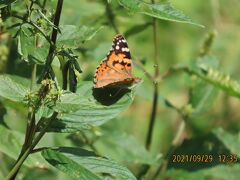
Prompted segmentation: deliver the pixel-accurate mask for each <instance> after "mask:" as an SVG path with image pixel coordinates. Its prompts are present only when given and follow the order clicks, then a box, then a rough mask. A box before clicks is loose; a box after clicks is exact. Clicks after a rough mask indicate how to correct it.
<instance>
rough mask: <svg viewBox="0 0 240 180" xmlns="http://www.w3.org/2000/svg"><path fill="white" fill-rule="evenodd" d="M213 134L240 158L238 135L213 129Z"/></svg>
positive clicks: (220, 129)
mask: <svg viewBox="0 0 240 180" xmlns="http://www.w3.org/2000/svg"><path fill="white" fill-rule="evenodd" d="M213 133H214V134H215V135H216V137H217V138H218V139H219V140H220V141H221V142H222V143H223V144H224V145H225V146H226V147H227V148H228V149H229V150H230V151H231V153H233V154H236V155H237V156H238V157H240V133H238V134H236V135H234V134H230V133H228V132H226V131H224V130H223V129H222V128H218V129H215V130H214V131H213Z"/></svg>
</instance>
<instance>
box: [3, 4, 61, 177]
mask: <svg viewBox="0 0 240 180" xmlns="http://www.w3.org/2000/svg"><path fill="white" fill-rule="evenodd" d="M32 2H33V1H32ZM62 5H63V0H58V3H57V8H56V13H55V19H54V25H55V27H58V26H59V21H60V16H61V11H62ZM13 17H15V18H18V19H21V20H22V21H23V22H25V23H28V24H31V25H32V26H34V27H35V28H36V29H38V30H39V32H41V33H42V34H43V35H44V37H45V38H46V39H47V40H48V41H49V43H50V48H49V53H48V57H47V61H46V65H45V68H49V69H50V70H51V63H52V61H53V58H54V51H55V44H56V40H57V29H55V28H53V31H52V36H51V39H48V36H46V35H45V33H44V32H43V31H41V29H40V28H38V26H37V25H35V24H34V23H33V22H31V21H30V22H29V21H26V20H25V18H23V17H21V16H18V15H13ZM49 69H47V70H49ZM47 72H48V71H47ZM52 74H54V73H52ZM35 79H36V67H34V68H33V72H32V82H31V89H32V87H33V83H34V82H35ZM39 98H40V97H39ZM39 103H41V99H39V102H38V103H37V106H36V107H38V105H39ZM36 111H37V109H33V108H31V107H30V109H29V113H28V123H27V128H26V135H25V142H24V144H23V147H22V150H21V153H20V155H19V157H18V159H17V161H16V163H15V165H14V167H13V169H12V170H11V171H10V172H9V174H8V176H7V177H6V179H15V177H16V175H17V173H18V171H19V169H20V168H21V166H22V164H23V163H24V161H25V159H26V158H27V157H28V155H29V154H30V153H31V151H32V150H33V149H34V147H35V146H36V145H37V144H38V142H39V141H40V140H41V138H42V137H43V135H44V134H45V133H46V130H47V129H48V127H49V126H50V124H51V122H52V121H53V120H54V119H55V118H56V117H57V115H58V113H57V112H54V113H53V115H52V116H51V117H50V118H49V119H48V121H47V124H46V125H45V126H44V128H43V129H42V131H41V132H40V133H39V134H38V136H37V137H36V138H35V139H34V141H33V138H34V135H35V129H36V125H35V113H36Z"/></svg>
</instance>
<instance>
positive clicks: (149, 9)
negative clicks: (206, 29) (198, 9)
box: [119, 0, 203, 27]
mask: <svg viewBox="0 0 240 180" xmlns="http://www.w3.org/2000/svg"><path fill="white" fill-rule="evenodd" d="M119 3H120V5H122V6H123V7H125V8H126V9H127V10H129V11H130V12H132V13H141V14H145V15H148V16H151V17H155V18H158V19H162V20H167V21H175V22H181V23H188V24H192V25H196V26H200V27H203V26H202V25H200V24H198V23H195V22H193V21H192V20H191V19H190V18H189V17H188V16H186V15H185V14H183V13H182V12H181V11H179V10H177V9H175V8H174V7H173V6H172V5H171V4H170V3H167V2H166V3H160V4H151V3H147V2H144V1H140V0H119Z"/></svg>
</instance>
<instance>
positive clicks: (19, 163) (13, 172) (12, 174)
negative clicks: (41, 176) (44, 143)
mask: <svg viewBox="0 0 240 180" xmlns="http://www.w3.org/2000/svg"><path fill="white" fill-rule="evenodd" d="M57 115H58V113H57V112H54V113H53V115H52V116H51V117H50V118H49V119H47V120H48V121H47V123H46V125H45V126H44V128H43V129H42V130H41V132H40V133H39V134H38V136H37V137H36V138H35V139H34V141H33V143H32V144H31V145H30V146H29V147H28V148H27V149H26V150H25V151H24V153H23V154H22V155H21V157H20V158H19V160H18V161H17V162H16V164H15V165H14V167H13V168H12V170H11V171H10V172H9V174H8V175H7V177H6V179H14V178H15V176H16V173H17V172H18V171H19V169H20V167H21V166H22V164H23V163H24V161H25V160H26V158H27V157H28V155H29V154H30V153H31V152H32V150H33V149H34V147H35V146H36V145H37V144H38V142H39V141H40V140H41V138H42V137H43V135H44V134H45V133H46V131H47V129H48V128H49V126H50V125H51V123H52V122H53V121H54V120H55V119H56V117H57Z"/></svg>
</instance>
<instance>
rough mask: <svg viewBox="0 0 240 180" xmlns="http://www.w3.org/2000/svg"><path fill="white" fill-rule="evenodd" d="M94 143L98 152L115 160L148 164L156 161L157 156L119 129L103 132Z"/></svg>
mask: <svg viewBox="0 0 240 180" xmlns="http://www.w3.org/2000/svg"><path fill="white" fill-rule="evenodd" d="M94 145H95V146H96V147H97V149H98V151H99V152H100V154H104V153H105V154H108V157H111V158H113V159H116V160H117V161H121V162H129V163H133V162H134V163H139V164H149V165H151V164H154V163H156V162H157V158H156V157H154V156H153V155H152V154H151V153H150V152H148V151H147V150H146V149H145V147H144V146H143V145H142V144H140V143H139V142H138V141H137V140H136V139H135V138H134V137H133V136H131V135H127V134H125V133H122V132H119V131H114V132H112V130H111V132H110V131H109V132H103V135H102V136H100V137H99V139H98V140H97V141H96V143H94ZM109 147H111V148H109Z"/></svg>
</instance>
